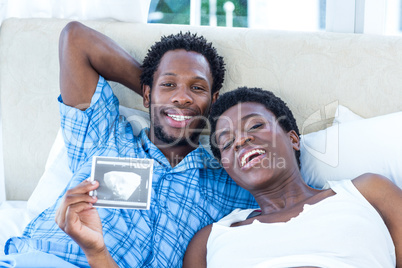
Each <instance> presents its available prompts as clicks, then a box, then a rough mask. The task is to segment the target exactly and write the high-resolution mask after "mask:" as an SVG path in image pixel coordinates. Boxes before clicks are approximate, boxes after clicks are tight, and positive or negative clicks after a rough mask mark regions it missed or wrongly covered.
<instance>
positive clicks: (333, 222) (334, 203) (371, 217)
mask: <svg viewBox="0 0 402 268" xmlns="http://www.w3.org/2000/svg"><path fill="white" fill-rule="evenodd" d="M329 184H330V186H331V188H332V190H333V191H334V192H335V193H336V194H335V195H333V196H330V197H327V198H325V199H324V200H322V201H320V202H318V203H316V204H313V205H304V208H303V211H302V212H301V213H300V214H299V215H298V216H296V217H294V218H292V219H290V220H289V221H287V222H279V223H261V222H259V221H258V220H254V222H253V223H252V224H249V225H244V226H239V227H230V225H231V224H232V223H235V222H238V221H243V220H245V219H246V218H247V216H248V215H249V214H250V213H251V212H252V211H253V209H249V210H240V209H236V210H234V211H233V212H232V213H231V214H229V215H228V216H226V217H224V218H223V219H221V220H220V221H219V222H217V223H214V224H213V227H212V230H211V234H210V236H209V239H208V242H207V266H208V268H212V267H217V268H222V267H229V268H234V267H241V268H245V267H275V268H276V267H278V268H279V267H297V266H316V267H328V268H332V267H334V268H340V267H353V268H356V267H362V268H367V267H370V268H375V267H381V268H383V267H393V268H395V266H396V257H395V247H394V244H393V242H392V238H391V235H390V233H389V231H388V229H387V227H386V225H385V223H384V222H383V220H382V218H381V216H380V215H379V214H378V212H377V211H376V210H375V208H374V207H373V206H371V204H370V203H369V202H368V201H367V200H366V199H365V198H364V197H363V195H362V194H361V193H360V192H359V191H358V190H357V188H356V187H355V186H354V184H353V183H352V182H351V181H350V180H343V181H337V182H329Z"/></svg>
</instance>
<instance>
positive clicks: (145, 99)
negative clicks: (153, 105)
mask: <svg viewBox="0 0 402 268" xmlns="http://www.w3.org/2000/svg"><path fill="white" fill-rule="evenodd" d="M150 94H151V87H150V86H148V85H142V103H143V104H144V107H145V108H149V105H150V102H151V101H150V99H151V98H150V97H151V96H150Z"/></svg>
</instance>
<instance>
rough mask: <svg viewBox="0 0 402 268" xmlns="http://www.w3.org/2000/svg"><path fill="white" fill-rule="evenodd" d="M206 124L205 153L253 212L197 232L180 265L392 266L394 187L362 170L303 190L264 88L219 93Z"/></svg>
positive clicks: (399, 229)
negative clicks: (251, 202) (245, 195)
mask: <svg viewBox="0 0 402 268" xmlns="http://www.w3.org/2000/svg"><path fill="white" fill-rule="evenodd" d="M210 121H211V133H214V135H211V140H210V141H211V149H212V151H213V153H214V155H215V157H217V158H218V159H220V160H221V163H222V165H223V167H224V168H225V170H226V171H227V172H228V174H229V175H230V177H231V178H232V179H233V180H234V181H236V183H238V184H239V185H240V186H241V187H243V188H245V189H247V190H249V191H250V192H251V193H252V194H253V196H254V197H255V199H256V201H257V203H258V204H259V206H260V209H258V210H254V209H249V210H235V211H233V212H232V213H231V214H230V215H228V216H226V217H224V218H223V219H222V220H220V221H219V222H217V223H214V224H212V225H209V226H207V227H205V228H203V229H201V230H200V231H199V232H198V233H197V234H196V235H195V236H194V238H193V239H192V241H191V242H190V244H189V246H188V248H187V252H186V255H185V257H184V267H191V268H193V267H206V266H208V267H231V268H232V267H306V266H308V267H395V266H397V267H402V244H401V243H402V191H401V189H399V188H398V187H396V186H395V185H394V184H393V183H392V182H390V181H389V180H388V179H386V178H384V177H382V176H379V175H375V174H365V175H362V176H360V177H358V178H356V179H354V180H353V181H350V180H345V181H340V182H330V186H331V187H330V188H329V189H326V190H317V189H313V188H311V187H309V186H307V185H306V183H305V182H304V180H303V178H302V177H301V174H300V171H299V168H300V162H299V149H300V142H299V133H298V128H297V125H296V122H295V119H294V117H293V115H292V113H291V111H290V110H289V108H288V107H287V106H286V104H285V103H284V102H283V101H282V100H280V99H279V98H277V97H276V96H274V94H272V93H271V92H268V91H263V90H261V89H256V88H240V89H237V90H235V91H232V92H229V93H226V94H224V95H222V97H220V98H219V99H218V101H217V102H216V103H215V104H214V106H213V107H212V113H211V115H210ZM357 161H358V160H357Z"/></svg>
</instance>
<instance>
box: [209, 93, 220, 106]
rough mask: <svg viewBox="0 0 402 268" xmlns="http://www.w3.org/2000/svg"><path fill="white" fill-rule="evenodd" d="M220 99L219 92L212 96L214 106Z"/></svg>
mask: <svg viewBox="0 0 402 268" xmlns="http://www.w3.org/2000/svg"><path fill="white" fill-rule="evenodd" d="M218 97H219V91H217V92H215V93H214V94H212V100H211V104H214V102H215V101H216V100H217V99H218Z"/></svg>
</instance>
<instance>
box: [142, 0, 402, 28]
mask: <svg viewBox="0 0 402 268" xmlns="http://www.w3.org/2000/svg"><path fill="white" fill-rule="evenodd" d="M401 17H402V0H181V1H177V0H152V1H151V8H150V13H149V19H148V22H150V23H173V24H191V25H212V26H229V27H249V28H266V29H273V30H290V31H331V32H346V33H368V34H387V35H400V34H402V20H401Z"/></svg>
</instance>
